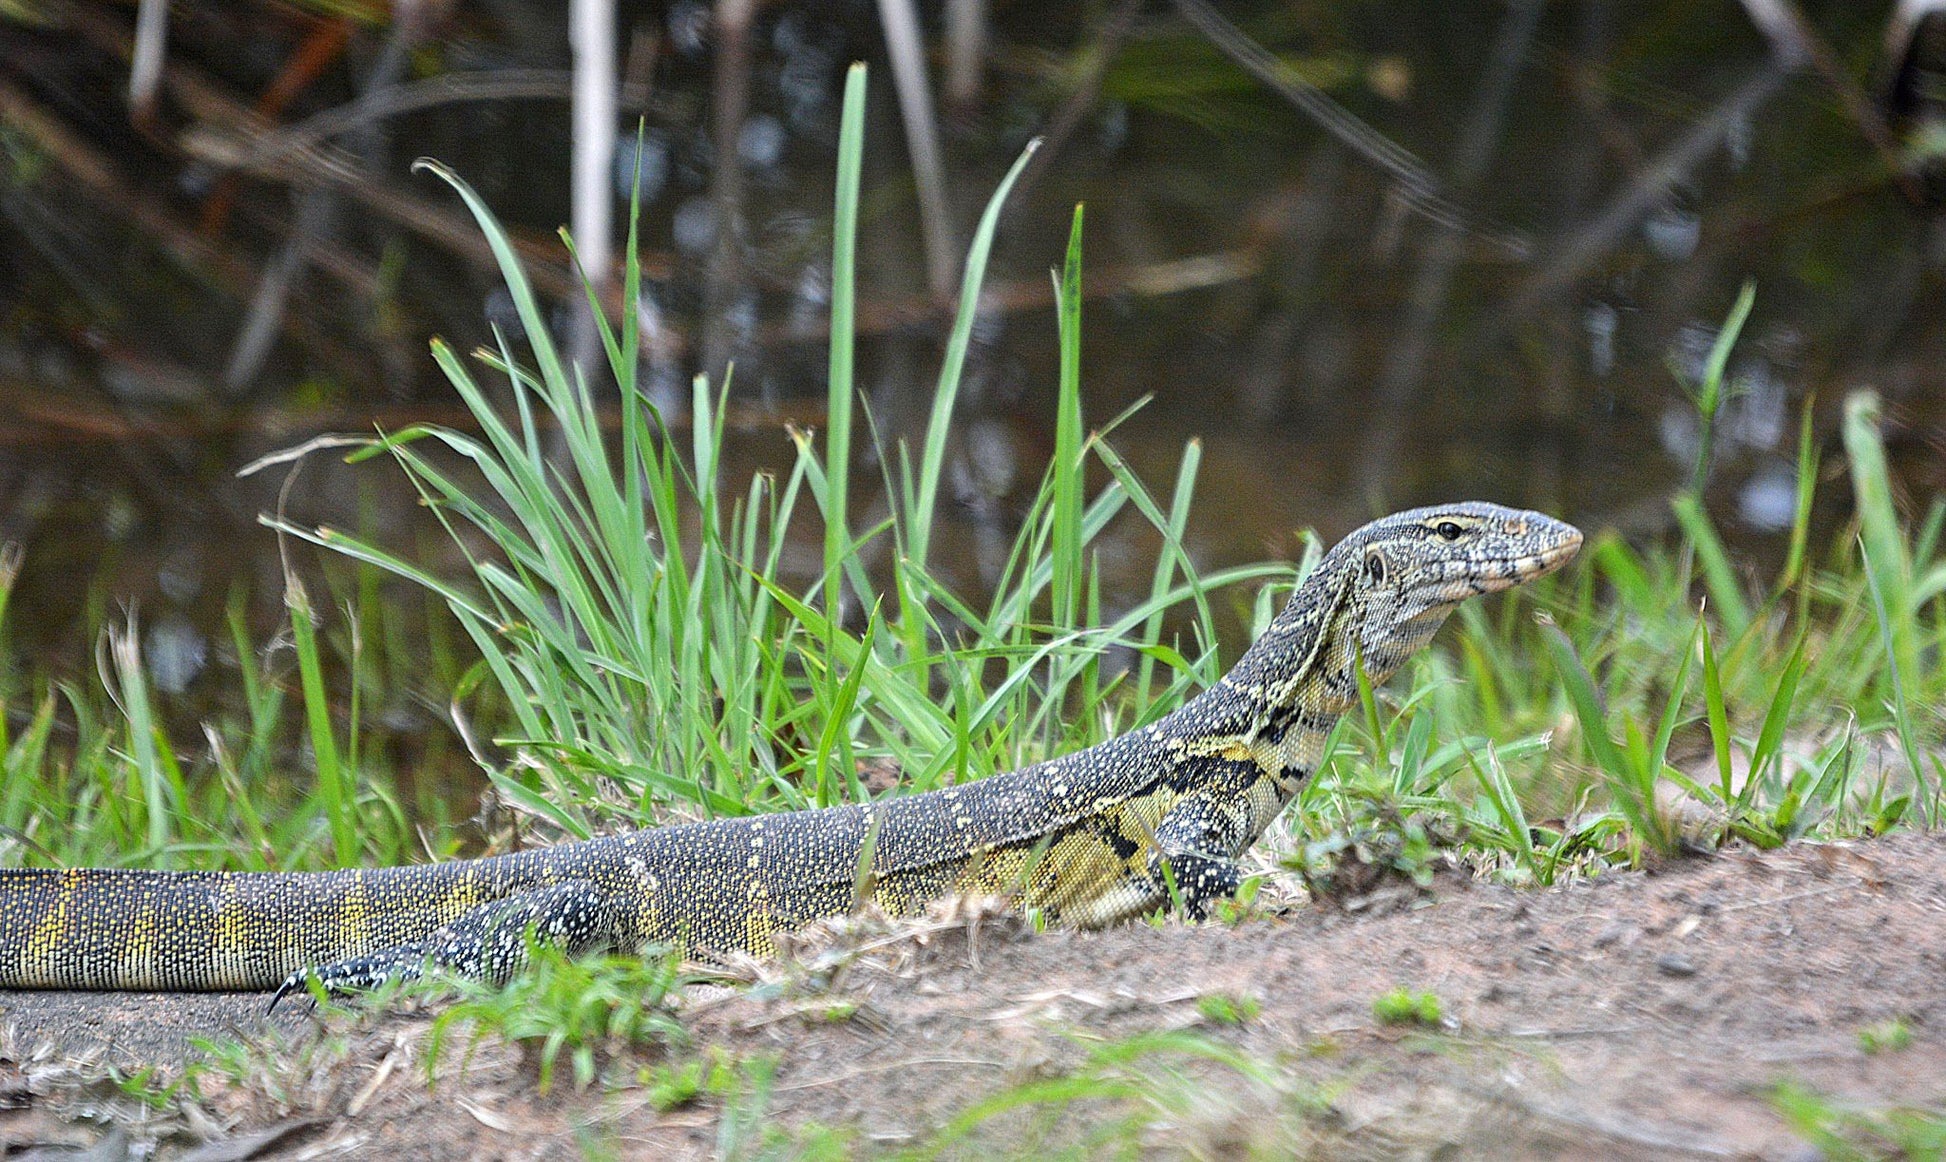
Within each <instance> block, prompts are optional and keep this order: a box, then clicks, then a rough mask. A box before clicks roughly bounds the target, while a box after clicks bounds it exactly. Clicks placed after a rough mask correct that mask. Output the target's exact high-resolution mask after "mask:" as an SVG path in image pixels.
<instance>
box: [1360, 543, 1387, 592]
mask: <svg viewBox="0 0 1946 1162" xmlns="http://www.w3.org/2000/svg"><path fill="white" fill-rule="evenodd" d="M1365 579H1366V580H1368V581H1370V582H1371V583H1372V584H1374V585H1383V584H1385V554H1384V553H1381V552H1379V551H1378V550H1377V549H1373V550H1372V551H1371V552H1370V553H1367V554H1366V555H1365Z"/></svg>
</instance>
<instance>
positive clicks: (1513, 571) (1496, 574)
mask: <svg viewBox="0 0 1946 1162" xmlns="http://www.w3.org/2000/svg"><path fill="white" fill-rule="evenodd" d="M1555 523H1556V524H1557V525H1558V528H1557V529H1556V530H1554V531H1555V535H1554V537H1553V539H1552V540H1551V541H1550V542H1549V543H1548V544H1547V545H1546V546H1545V547H1544V548H1541V549H1539V550H1537V551H1535V552H1531V553H1528V554H1525V555H1523V556H1519V557H1507V558H1503V559H1502V560H1501V561H1500V562H1499V567H1498V568H1497V569H1496V568H1488V569H1487V570H1485V571H1484V573H1485V575H1484V576H1482V577H1480V578H1479V580H1478V582H1477V588H1476V589H1475V590H1474V592H1477V593H1498V592H1500V591H1501V590H1503V589H1512V588H1513V587H1514V586H1516V585H1524V584H1526V583H1527V582H1529V581H1532V580H1534V579H1535V578H1536V577H1545V576H1547V575H1548V574H1549V573H1552V572H1554V571H1555V570H1556V569H1559V568H1560V567H1561V566H1563V565H1565V564H1567V563H1568V562H1569V561H1572V560H1574V555H1575V554H1576V553H1579V552H1580V551H1581V539H1582V538H1581V530H1580V529H1577V528H1575V527H1574V526H1573V525H1570V524H1560V523H1559V522H1555Z"/></svg>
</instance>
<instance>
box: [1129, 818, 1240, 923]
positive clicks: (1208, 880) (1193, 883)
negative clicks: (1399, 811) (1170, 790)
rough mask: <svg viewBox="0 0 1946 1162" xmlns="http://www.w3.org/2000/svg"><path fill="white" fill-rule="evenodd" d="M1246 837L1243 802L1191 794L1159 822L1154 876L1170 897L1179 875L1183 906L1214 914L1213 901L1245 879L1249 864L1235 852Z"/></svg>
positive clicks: (1192, 912) (1196, 915) (1195, 913)
mask: <svg viewBox="0 0 1946 1162" xmlns="http://www.w3.org/2000/svg"><path fill="white" fill-rule="evenodd" d="M1245 838H1246V836H1245V826H1244V819H1243V813H1242V811H1241V809H1240V807H1239V805H1238V804H1236V803H1235V802H1232V801H1228V800H1225V801H1218V800H1217V799H1216V798H1215V797H1213V796H1211V795H1208V794H1195V795H1191V796H1189V797H1188V798H1186V799H1184V800H1183V801H1182V802H1180V803H1177V804H1176V805H1175V806H1174V807H1172V808H1170V809H1169V813H1168V814H1167V815H1164V816H1163V817H1162V822H1161V824H1160V825H1158V826H1157V827H1156V829H1155V850H1154V851H1152V852H1151V853H1150V854H1149V876H1150V878H1151V879H1153V880H1154V881H1155V884H1156V888H1157V890H1158V891H1159V892H1160V893H1161V898H1163V899H1165V900H1166V899H1168V898H1169V882H1170V880H1171V879H1173V880H1174V881H1175V892H1176V895H1177V896H1178V897H1180V899H1181V901H1182V909H1183V911H1184V912H1186V913H1188V915H1189V916H1190V917H1191V918H1192V919H1197V920H1201V919H1203V918H1204V917H1206V916H1208V915H1209V910H1210V905H1211V904H1212V903H1214V902H1215V901H1217V900H1227V899H1229V898H1231V897H1232V896H1235V895H1236V893H1237V888H1238V887H1239V886H1241V885H1242V883H1243V868H1242V866H1241V865H1240V864H1238V863H1237V861H1236V854H1235V853H1237V852H1239V851H1240V850H1241V849H1242V848H1243V846H1244V841H1245ZM1165 866H1166V868H1167V871H1166V872H1165V870H1164V868H1165Z"/></svg>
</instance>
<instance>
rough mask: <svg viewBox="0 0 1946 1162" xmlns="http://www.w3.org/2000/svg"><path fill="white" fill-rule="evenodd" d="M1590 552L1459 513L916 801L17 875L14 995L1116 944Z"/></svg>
mask: <svg viewBox="0 0 1946 1162" xmlns="http://www.w3.org/2000/svg"><path fill="white" fill-rule="evenodd" d="M1580 544H1581V534H1580V533H1579V532H1578V531H1576V530H1575V529H1573V528H1572V527H1571V526H1568V525H1566V524H1563V523H1561V522H1560V521H1557V520H1554V519H1552V518H1550V517H1547V516H1543V515H1541V514H1539V513H1533V512H1522V511H1517V510H1513V509H1506V508H1501V507H1499V506H1497V505H1489V504H1480V503H1463V504H1453V505H1444V506H1438V507H1433V508H1425V509H1414V510H1411V511H1409V512H1404V513H1398V514H1395V515H1393V516H1390V517H1386V518H1383V519H1381V520H1378V521H1374V522H1372V523H1371V524H1368V525H1366V526H1365V527H1363V528H1361V529H1359V530H1357V531H1356V532H1354V533H1352V534H1351V535H1350V536H1349V537H1347V538H1345V540H1344V541H1342V542H1340V543H1339V544H1338V545H1337V546H1336V547H1334V548H1333V549H1332V550H1331V551H1330V552H1329V553H1327V554H1326V555H1325V556H1324V558H1323V559H1322V560H1321V561H1320V562H1319V564H1318V567H1317V568H1316V569H1315V570H1313V572H1312V574H1311V576H1310V577H1309V578H1308V579H1307V580H1306V581H1305V583H1304V584H1303V585H1302V586H1300V587H1299V588H1298V590H1297V591H1296V592H1295V593H1294V594H1293V595H1292V597H1291V599H1290V602H1289V603H1288V604H1287V605H1286V607H1285V608H1284V610H1283V611H1282V612H1281V613H1280V614H1279V615H1278V616H1277V617H1276V618H1275V619H1274V620H1273V621H1272V623H1271V624H1270V626H1269V627H1268V628H1267V629H1266V630H1265V631H1264V633H1263V634H1262V635H1261V636H1260V637H1259V638H1258V639H1257V641H1256V642H1255V643H1254V644H1253V645H1252V646H1251V647H1250V649H1249V650H1247V651H1246V652H1245V653H1244V655H1243V657H1242V658H1240V659H1239V660H1238V662H1237V664H1236V665H1235V666H1234V667H1233V668H1232V669H1231V670H1230V672H1229V673H1228V674H1226V675H1225V676H1224V677H1223V678H1222V679H1221V680H1220V681H1219V682H1217V684H1216V685H1214V686H1212V687H1211V688H1209V689H1208V690H1205V691H1204V692H1203V693H1201V694H1200V695H1198V696H1196V697H1195V698H1193V699H1191V700H1190V701H1189V702H1187V703H1186V704H1184V705H1183V706H1182V707H1181V708H1180V709H1178V710H1176V711H1175V712H1173V713H1171V714H1169V715H1166V716H1164V717H1163V718H1161V719H1158V720H1157V721H1156V722H1154V723H1153V724H1150V725H1148V726H1145V727H1142V728H1140V729H1137V730H1134V731H1130V732H1128V733H1126V734H1123V735H1120V736H1118V737H1116V738H1112V739H1109V740H1108V741H1106V742H1104V743H1101V744H1100V745H1098V746H1094V747H1090V748H1088V749H1087V750H1083V751H1080V752H1077V753H1075V754H1071V755H1064V756H1062V757H1059V758H1055V759H1051V760H1049V761H1046V762H1043V763H1038V764H1035V765H1033V766H1030V767H1026V768H1023V769H1021V770H1018V771H1013V772H1009V773H1006V774H1000V775H994V776H992V777H990V778H986V779H981V780H977V781H973V782H969V783H964V784H960V785H957V786H953V787H948V788H945V789H942V790H937V791H931V792H927V793H925V794H920V795H909V796H894V797H890V798H886V799H881V800H877V801H874V802H870V803H863V804H854V805H847V806H839V807H829V808H824V809H821V810H814V811H799V812H790V813H784V814H775V815H758V816H750V817H745V818H732V819H720V820H714V821H711V822H704V823H693V824H685V825H678V826H672V827H662V828H654V829H649V830H644V831H636V832H629V833H625V834H620V835H614V836H608V837H604V838H598V839H591V840H585V841H582V842H578V843H566V844H561V845H559V846H555V847H550V848H543V849H538V850H532V851H523V852H517V853H514V854H511V855H502V856H495V857H491V858H486V859H476V860H457V861H452V862H447V863H438V864H429V865H415V866H409V867H392V868H375V869H353V870H344V871H327V872H306V873H278V872H262V873H255V872H166V871H133V870H116V869H93V868H71V869H11V870H6V869H0V988H71V989H117V988H122V989H162V990H203V989H269V988H276V989H278V992H279V995H280V996H281V995H282V994H283V992H285V991H288V990H289V989H291V988H293V987H296V986H299V985H301V984H302V982H303V980H304V979H305V977H306V976H307V975H308V974H311V973H315V974H316V975H317V976H318V977H319V979H321V980H322V981H323V982H324V983H325V984H326V985H327V986H329V987H333V988H347V987H362V986H368V985H371V984H375V983H377V982H380V981H382V980H385V979H388V978H391V977H398V976H411V975H415V974H416V973H417V972H419V971H420V970H421V969H422V968H423V967H424V966H425V964H426V963H427V962H428V961H432V962H437V963H439V964H442V965H445V966H447V967H449V968H451V969H453V970H455V971H459V972H462V973H467V974H473V975H482V976H487V977H495V978H497V977H504V976H505V975H507V974H508V973H510V972H512V971H514V970H516V969H517V968H518V966H519V965H520V964H521V963H523V962H524V959H525V955H526V949H527V939H528V937H527V933H528V932H529V931H530V930H531V931H532V932H533V933H534V934H535V936H536V937H537V938H540V939H546V940H552V941H558V942H560V943H562V944H564V945H566V946H567V947H568V948H570V949H571V950H580V949H584V948H591V947H599V946H612V947H620V948H628V947H639V946H641V945H644V944H647V943H651V942H663V941H679V942H682V943H683V944H684V945H685V947H687V948H689V949H691V950H692V951H700V952H726V951H732V950H742V951H748V952H754V953H758V954H763V953H767V952H769V951H771V950H772V949H773V947H774V946H773V943H772V938H773V936H774V935H775V934H777V933H780V932H786V931H789V930H791V929H794V928H797V927H799V926H801V925H803V924H805V923H807V922H809V921H811V920H814V919H817V918H819V917H822V916H830V915H836V914H842V913H844V912H846V911H849V910H850V909H851V908H852V907H853V906H854V904H855V902H856V896H857V894H858V892H859V890H860V886H861V885H860V879H861V877H860V872H861V869H863V868H865V867H867V866H869V875H868V876H866V877H864V886H865V887H866V888H867V889H868V890H869V891H870V893H871V895H872V896H873V898H874V899H875V900H876V901H877V902H878V903H879V904H880V905H881V906H882V907H884V908H885V909H886V910H887V911H889V912H892V913H894V914H902V913H909V912H912V911H916V910H918V909H920V908H922V907H924V906H925V904H926V903H927V902H929V901H931V900H932V899H935V898H937V897H939V896H941V895H944V894H947V893H949V892H953V891H972V892H1006V893H1012V894H1015V895H1016V896H1017V897H1018V899H1019V900H1020V902H1021V904H1022V905H1023V906H1028V907H1034V908H1038V909H1040V910H1041V911H1042V912H1043V913H1044V914H1045V915H1046V916H1047V917H1048V918H1049V919H1050V920H1053V921H1056V922H1061V923H1067V924H1075V925H1082V926H1098V925H1103V924H1109V923H1113V922H1116V921H1118V920H1123V919H1127V918H1129V917H1132V916H1137V915H1142V914H1145V913H1147V912H1150V911H1153V910H1154V909H1155V908H1157V907H1158V906H1161V905H1163V904H1165V903H1167V902H1168V901H1169V899H1170V885H1171V881H1172V880H1173V884H1174V888H1175V891H1176V894H1177V895H1178V896H1179V898H1180V899H1181V900H1182V901H1183V903H1184V905H1185V906H1186V908H1187V909H1188V910H1189V911H1190V912H1191V913H1192V914H1199V915H1200V914H1201V913H1202V912H1203V911H1204V910H1205V909H1206V908H1207V907H1208V905H1209V904H1210V903H1211V902H1212V901H1214V900H1216V899H1220V898H1224V897H1226V896H1228V895H1230V894H1232V893H1233V892H1234V891H1235V890H1236V888H1237V885H1238V881H1239V879H1240V876H1241V872H1240V868H1239V865H1238V863H1237V859H1238V857H1240V856H1241V855H1242V854H1243V852H1244V851H1245V850H1246V849H1247V848H1248V847H1249V846H1250V845H1251V844H1252V843H1254V842H1255V841H1256V839H1257V837H1258V836H1259V835H1261V834H1262V833H1263V831H1264V829H1265V828H1266V827H1267V826H1269V824H1270V822H1271V821H1272V820H1273V819H1275V818H1276V816H1277V814H1278V813H1279V812H1280V811H1281V810H1282V809H1283V807H1284V806H1285V805H1286V804H1287V803H1288V802H1289V801H1290V799H1291V798H1292V797H1293V796H1294V795H1295V794H1296V793H1297V792H1298V790H1299V789H1300V788H1301V787H1302V786H1303V783H1304V781H1305V780H1306V779H1308V778H1309V776H1310V774H1311V772H1312V770H1313V768H1314V767H1315V766H1316V764H1317V762H1318V760H1319V758H1320V757H1321V754H1322V750H1323V746H1324V741H1325V737H1326V735H1327V734H1328V733H1329V731H1330V729H1331V727H1332V725H1333V724H1334V723H1335V722H1336V721H1337V719H1338V717H1339V716H1340V715H1341V714H1342V713H1343V712H1344V711H1345V710H1346V709H1348V708H1349V707H1350V706H1351V705H1352V704H1353V703H1354V701H1355V699H1356V697H1357V684H1358V678H1357V673H1358V668H1359V667H1360V666H1362V667H1363V668H1364V671H1365V673H1366V675H1367V676H1368V678H1369V679H1370V680H1371V681H1372V682H1373V683H1374V684H1376V683H1379V682H1382V681H1384V680H1385V679H1386V678H1387V677H1389V676H1390V675H1391V674H1392V673H1393V672H1394V671H1395V670H1396V669H1397V668H1398V667H1399V666H1400V665H1401V664H1403V662H1404V661H1405V659H1406V658H1407V657H1409V656H1411V654H1413V653H1414V652H1415V651H1417V650H1418V649H1420V648H1421V647H1422V646H1424V645H1425V644H1426V643H1427V642H1428V641H1430V640H1431V639H1432V636H1433V634H1434V633H1435V632H1436V631H1437V630H1438V628H1439V626H1440V625H1441V624H1442V623H1443V622H1444V621H1445V619H1446V616H1447V615H1448V614H1449V613H1451V612H1452V610H1453V609H1454V608H1455V607H1456V606H1457V605H1458V604H1459V603H1460V602H1461V601H1463V600H1465V599H1466V598H1468V597H1471V596H1474V595H1477V594H1481V593H1489V592H1493V591H1496V590H1500V589H1505V588H1508V587H1511V586H1513V585H1516V584H1520V583H1521V582H1524V581H1527V580H1529V579H1532V578H1534V577H1537V576H1540V575H1542V574H1544V573H1547V572H1550V571H1552V570H1554V569H1556V568H1558V567H1559V566H1560V565H1562V564H1563V563H1565V562H1566V561H1567V560H1568V559H1569V558H1571V557H1572V556H1573V555H1574V553H1575V551H1576V550H1577V549H1578V548H1579V547H1580Z"/></svg>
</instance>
